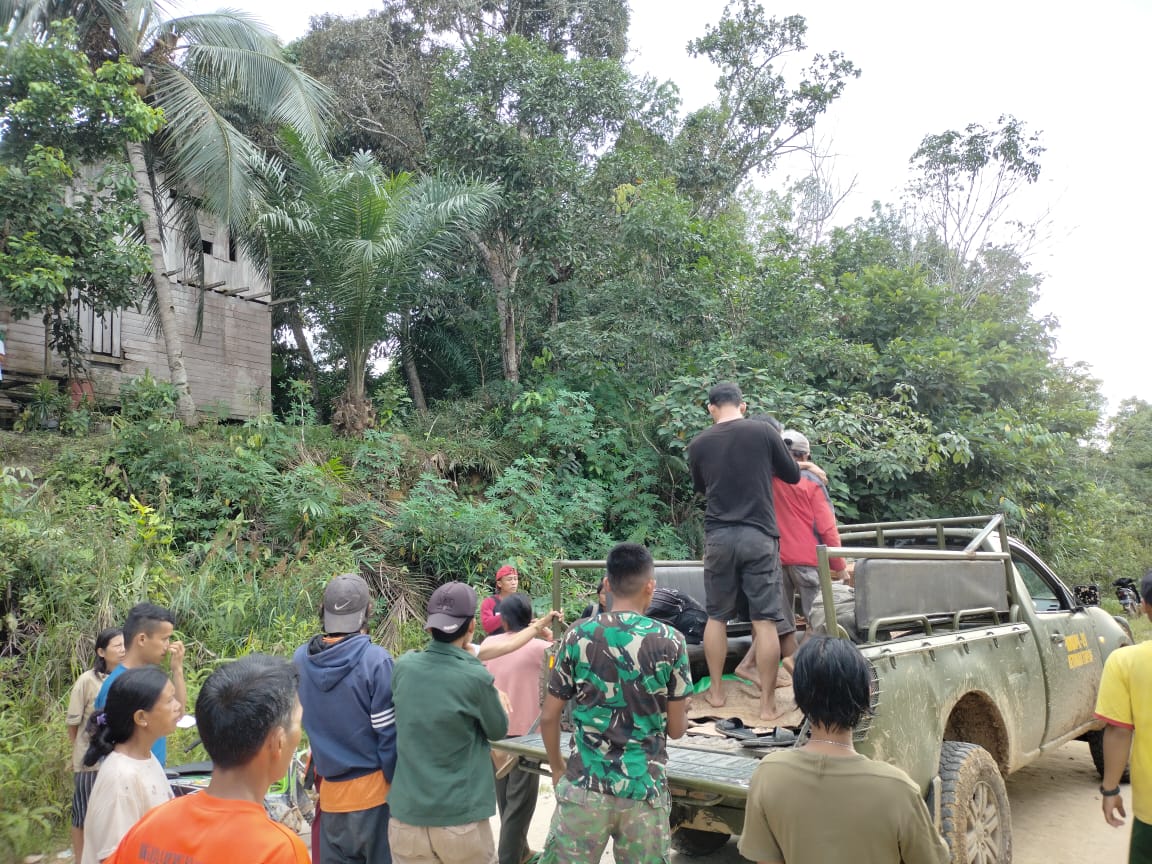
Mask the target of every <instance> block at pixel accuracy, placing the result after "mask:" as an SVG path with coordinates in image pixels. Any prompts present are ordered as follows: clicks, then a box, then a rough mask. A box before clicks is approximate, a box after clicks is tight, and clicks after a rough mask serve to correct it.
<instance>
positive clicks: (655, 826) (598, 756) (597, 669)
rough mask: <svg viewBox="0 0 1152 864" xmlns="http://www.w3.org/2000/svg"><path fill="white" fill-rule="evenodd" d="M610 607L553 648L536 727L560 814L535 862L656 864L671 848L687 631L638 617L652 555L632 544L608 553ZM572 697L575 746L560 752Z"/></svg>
mask: <svg viewBox="0 0 1152 864" xmlns="http://www.w3.org/2000/svg"><path fill="white" fill-rule="evenodd" d="M607 569H608V584H609V586H610V588H611V590H612V611H611V612H605V613H602V614H600V615H597V616H596V617H594V618H590V619H588V620H586V621H582V622H579V623H577V624H576V625H574V626H573V627H572V629H571V630H569V631H568V633H567V635H566V636H565V638H564V642H563V644H562V645H561V646H560V649H559V651H558V653H557V655H556V668H555V670H554V671H553V673H552V678H551V680H550V681H549V682H548V695H547V696H546V697H545V701H544V709H543V712H542V715H541V724H540V730H541V734H542V735H543V737H544V747H545V749H546V750H547V751H548V761H549V764H550V765H551V768H552V777H553V778H555V782H556V813H555V815H554V816H553V818H552V828H551V831H550V833H549V836H548V841H547V844H546V845H545V847H544V853H543V855H542V857H541V864H583V862H588V861H599V860H600V856H601V854H602V853H603V851H604V847H605V846H606V845H607V843H608V838H609V837H611V838H612V841H613V852H614V854H615V858H616V861H617V862H618V864H660V862H665V861H667V860H668V855H669V844H670V836H669V828H668V817H669V797H668V783H667V779H666V777H665V773H664V764H665V763H666V762H667V761H668V754H667V751H666V749H665V745H666V741H667V738H668V737H672V738H679V737H680V736H681V735H683V734H684V730H685V728H686V726H687V702H686V697H687V696H688V694H689V692H690V689H691V686H692V676H691V672H690V671H689V667H688V652H687V648H686V647H685V644H684V637H683V636H682V635H680V634H679V633H677V632H676V631H675V630H673V629H672V628H671V627H668V626H667V625H665V624H662V623H660V622H659V621H653V620H652V619H651V618H648V617H647V616H645V615H644V610H645V609H647V608H648V604H649V602H650V601H651V599H652V592H653V590H654V589H655V587H656V579H655V574H654V572H653V564H652V556H651V554H650V553H649V552H648V550H647V549H645V548H644V547H643V546H640V545H638V544H636V543H621V544H620V545H618V546H616V547H615V548H614V549H613V550H612V551H611V552H610V553H609V555H608V567H607ZM569 700H571V701H572V702H573V703H574V704H573V706H572V722H573V725H574V727H575V729H574V731H573V733H572V741H573V746H572V749H571V753H570V754H569V757H568V760H567V762H565V759H564V757H563V755H562V754H561V753H560V715H561V712H562V711H563V709H564V703H565V702H568V701H569Z"/></svg>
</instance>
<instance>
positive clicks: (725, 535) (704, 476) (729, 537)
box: [688, 382, 800, 721]
mask: <svg viewBox="0 0 1152 864" xmlns="http://www.w3.org/2000/svg"><path fill="white" fill-rule="evenodd" d="M746 408H747V406H746V405H745V404H744V397H743V395H742V394H741V393H740V388H739V387H737V386H736V385H735V384H733V383H732V382H723V383H720V384H717V385H716V386H714V387H713V388H712V389H711V390H709V391H708V413H709V414H710V415H711V416H712V420H713V425H712V426H711V428H709V429H705V430H704V431H703V432H701V433H700V434H699V435H697V436H696V437H695V438H693V439H692V443H690V444H689V445H688V463H689V466H690V468H691V471H692V485H693V486H694V487H695V489H696V491H697V492H701V493H703V494H704V496H705V499H706V501H707V506H706V508H705V512H704V592H705V600H706V601H707V602H706V605H707V607H708V624H707V625H706V626H705V628H704V657H705V660H706V661H707V663H708V675H709V677H710V679H711V683H710V685H709V687H708V689H707V690H706V691H705V693H704V698H705V700H706V701H707V702H708V704H710V705H712V706H713V707H715V708H719V707H721V706H723V705H724V702H725V696H724V684H723V680H722V678H723V675H724V659H725V657H726V656H727V653H728V624H727V622H728V621H729V620H731V619H732V617H733V616H734V615H735V613H736V607H737V599H738V596H739V594H740V593H741V591H742V592H743V594H744V596H745V597H746V598H747V600H748V617H749V618H750V619H751V621H752V634H753V639H754V641H755V647H756V668H757V672H758V673H759V678H760V717H761V719H763V720H766V721H772V720H775V719H776V718H777V717H778V716H779V711H778V710H777V708H776V676H777V673H778V671H779V665H780V637H779V635H778V633H777V629H776V628H777V624H778V622H783V621H785V620H786V616H785V611H784V591H783V586H782V578H783V577H782V574H781V571H780V532H779V529H778V528H777V526H776V513H775V506H774V499H773V495H772V478H773V477H779V478H780V479H781V480H782V481H784V482H785V483H792V484H794V483H798V482H799V481H800V469H799V467H797V465H796V460H795V459H793V458H792V454H791V453H789V452H788V448H787V447H786V446H785V444H784V439H782V438H781V437H780V434H779V433H778V432H777V431H776V430H775V429H773V428H772V427H771V426H770V425H769V424H767V423H746V422H744V411H745V409H746Z"/></svg>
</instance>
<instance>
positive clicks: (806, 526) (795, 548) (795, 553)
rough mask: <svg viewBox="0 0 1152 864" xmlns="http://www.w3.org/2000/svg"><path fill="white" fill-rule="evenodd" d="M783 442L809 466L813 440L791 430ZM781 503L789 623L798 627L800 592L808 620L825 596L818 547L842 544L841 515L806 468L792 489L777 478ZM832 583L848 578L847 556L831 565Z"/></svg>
mask: <svg viewBox="0 0 1152 864" xmlns="http://www.w3.org/2000/svg"><path fill="white" fill-rule="evenodd" d="M781 437H782V438H783V439H784V443H785V444H787V445H788V449H789V450H790V451H791V453H792V458H793V459H795V460H796V461H797V462H801V463H803V462H808V461H809V459H810V456H811V447H810V445H809V444H808V439H807V438H806V437H804V436H803V435H801V434H800V433H799V432H796V431H795V430H792V429H785V430H784V432H783V433H781ZM772 492H773V494H774V496H775V500H776V525H777V527H779V529H780V564H781V565H782V566H783V568H784V607H785V612H787V614H788V621H789V622H790V623H793V624H794V623H795V617H794V613H793V609H794V600H793V598H794V597H795V596H796V592H797V591H799V592H800V608H801V609H803V610H804V618H805V619H808V618H810V617H811V616H812V603H813V602H814V601H815V600H816V596H817V595H818V594H819V593H820V571H819V570H818V569H817V567H816V565H817V563H818V561H817V558H816V547H817V546H839V545H840V532H839V531H837V530H836V515H835V514H834V513H833V512H832V503H831V499H830V498H829V496H828V490H827V489H826V488H825V486H824V484H823V483H821V482H820V480H819V478H818V477H817V476H816V475H815V474H813V473H812V472H811V471H808V470H804V469H801V471H800V482H799V483H797V484H796V485H795V486H788V485H786V484H784V483H778V482H777V481H775V480H773V483H772ZM828 566H829V567H830V568H831V570H832V578H833V579H838V580H842V579H846V578H847V576H848V572H847V569H846V567H847V565H846V564H845V561H844V559H843V558H832V559H829V561H828Z"/></svg>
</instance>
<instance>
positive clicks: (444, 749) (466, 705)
mask: <svg viewBox="0 0 1152 864" xmlns="http://www.w3.org/2000/svg"><path fill="white" fill-rule="evenodd" d="M425 628H426V629H427V630H428V631H429V632H430V633H431V634H432V642H431V644H429V646H428V647H427V648H426V649H425V650H424V651H415V652H410V653H408V654H405V655H404V656H403V657H401V658H399V659H398V660H397V661H396V664H395V667H394V670H393V673H392V698H393V703H394V705H395V708H396V752H397V760H396V773H395V776H394V778H393V780H392V790H391V792H390V793H389V799H388V801H389V804H390V805H391V808H392V819H391V821H390V823H389V825H388V842H389V844H390V845H391V847H392V860H393V861H395V862H396V864H415V862H428V861H438V862H441V864H496V847H495V842H494V841H493V838H492V828H491V826H490V825H489V823H488V820H489V819H490V818H491V817H492V816H493V815H494V814H495V813H496V786H495V783H494V782H492V755H491V753H492V751H491V748H490V747H489V746H488V742H489V740H494V739H497V738H503V737H504V736H505V735H507V734H508V715H507V714H506V713H505V711H504V707H503V704H502V702H501V699H500V694H499V693H498V692H497V690H496V687H495V685H494V684H493V678H492V675H491V674H490V673H489V672H488V670H487V669H485V668H484V666H483V665H482V664H481V663H480V661H479V660H478V659H477V658H476V657H475V656H473V655H472V654H471V653H470V652H469V651H468V650H467V649H466V646H467V645H468V644H469V643H470V642H471V641H472V634H473V632H474V631H475V629H476V592H475V591H473V590H472V589H471V588H469V587H468V586H467V585H465V584H464V583H462V582H449V583H447V584H445V585H441V586H440V587H439V588H437V589H436V590H435V592H433V594H432V599H430V600H429V601H428V620H427V622H426V623H425ZM485 778H487V781H486V780H485Z"/></svg>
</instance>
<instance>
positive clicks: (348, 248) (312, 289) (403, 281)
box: [257, 133, 499, 434]
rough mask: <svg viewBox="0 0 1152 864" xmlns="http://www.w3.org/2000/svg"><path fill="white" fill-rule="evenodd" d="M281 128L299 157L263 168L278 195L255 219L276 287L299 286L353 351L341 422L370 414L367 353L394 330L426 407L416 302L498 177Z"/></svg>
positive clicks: (361, 425) (269, 188)
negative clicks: (343, 146) (330, 145)
mask: <svg viewBox="0 0 1152 864" xmlns="http://www.w3.org/2000/svg"><path fill="white" fill-rule="evenodd" d="M282 137H283V140H284V142H285V146H286V148H287V150H288V152H289V154H290V157H291V162H290V164H289V165H288V167H287V168H286V169H280V170H270V171H269V172H268V174H267V175H266V188H265V191H264V196H263V197H264V199H265V200H266V201H268V202H269V205H270V206H268V207H266V209H265V210H264V211H263V213H262V214H261V215H260V216H259V217H258V219H257V224H258V225H259V226H260V228H261V229H262V230H263V232H264V236H265V238H266V242H267V243H268V249H269V255H270V258H271V261H272V270H273V273H274V275H275V278H276V281H277V286H278V290H279V291H281V292H282V293H285V294H289V295H290V294H291V293H292V292H293V291H295V292H297V294H298V296H299V297H300V299H301V301H302V303H303V305H304V306H305V307H306V308H307V309H309V311H310V312H311V315H312V323H314V324H315V325H316V326H318V327H319V328H320V329H321V330H322V331H323V332H324V333H325V334H326V335H327V337H328V338H329V339H331V340H332V342H333V343H334V344H336V345H337V346H339V348H340V350H341V352H342V354H343V355H344V356H345V357H346V358H347V364H348V365H347V372H348V383H347V385H346V387H345V390H344V393H343V394H342V395H341V397H340V399H339V400H338V403H337V406H336V411H335V414H334V416H333V425H334V426H337V427H339V428H342V429H343V430H344V431H346V432H350V433H353V434H359V433H362V432H363V430H364V429H365V428H366V427H368V426H370V425H372V422H373V412H372V408H371V405H370V403H369V402H368V400H367V398H366V393H365V386H366V376H367V370H368V363H369V361H370V360H371V358H372V357H373V356H374V352H376V351H377V350H378V349H379V348H380V347H381V346H382V345H383V344H384V343H386V342H390V341H391V342H392V343H393V344H395V345H396V346H398V351H397V353H398V355H399V360H400V362H401V364H402V366H403V369H404V372H405V375H406V377H407V379H408V385H409V389H410V390H411V392H412V401H413V403H414V404H415V406H416V407H417V409H418V410H420V411H422V412H423V411H426V410H427V405H426V403H425V400H424V393H423V387H422V386H421V384H420V376H419V372H418V370H417V367H416V361H415V357H414V355H413V351H412V347H413V346H412V340H411V338H410V333H409V328H410V326H411V320H412V312H413V310H414V309H416V308H418V307H420V306H421V301H422V297H421V296H420V295H421V293H422V292H421V287H422V286H423V285H426V284H427V282H428V281H429V280H428V277H429V276H430V274H432V273H433V272H434V271H435V268H436V267H437V265H438V264H440V263H443V262H445V261H446V260H447V259H448V256H450V255H452V254H453V252H455V251H456V250H457V249H458V248H459V247H460V246H461V245H462V244H464V243H466V235H467V234H468V233H469V232H472V231H475V230H477V229H478V228H479V227H481V226H482V224H483V223H484V221H485V220H486V219H487V218H488V217H489V215H490V214H491V213H492V212H493V210H494V208H495V206H496V204H497V202H498V200H499V193H498V191H497V187H496V186H495V185H494V184H490V183H477V182H470V181H466V180H459V179H454V178H449V177H441V176H436V175H426V176H422V177H420V178H418V179H417V178H416V177H414V176H413V175H411V174H406V173H402V174H392V175H389V174H388V173H387V172H386V171H385V170H384V168H383V167H382V166H381V165H380V163H379V162H377V161H376V159H375V158H374V157H373V155H372V154H371V153H366V152H360V153H357V154H355V155H354V156H352V157H351V158H349V159H348V160H347V161H346V162H343V163H341V162H337V161H336V160H334V159H332V157H331V156H329V155H327V154H326V153H325V152H324V151H323V150H321V149H320V148H319V147H318V146H316V145H314V144H310V143H308V142H306V141H304V140H303V139H301V138H300V137H299V136H296V135H294V134H292V133H285V134H284V135H283V136H282ZM269 167H270V168H273V166H272V165H271V163H269Z"/></svg>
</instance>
